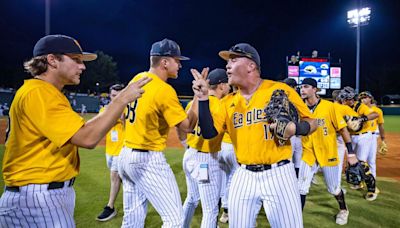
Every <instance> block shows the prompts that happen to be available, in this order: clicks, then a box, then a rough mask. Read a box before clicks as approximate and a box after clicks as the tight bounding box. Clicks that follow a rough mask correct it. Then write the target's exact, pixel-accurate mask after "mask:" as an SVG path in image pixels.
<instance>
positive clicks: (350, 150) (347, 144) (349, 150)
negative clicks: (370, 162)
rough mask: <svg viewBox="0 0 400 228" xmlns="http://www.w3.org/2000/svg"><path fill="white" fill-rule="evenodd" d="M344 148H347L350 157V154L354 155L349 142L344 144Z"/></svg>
mask: <svg viewBox="0 0 400 228" xmlns="http://www.w3.org/2000/svg"><path fill="white" fill-rule="evenodd" d="M346 148H347V153H348V154H349V155H350V154H354V155H355V153H354V150H353V146H352V145H351V142H347V143H346Z"/></svg>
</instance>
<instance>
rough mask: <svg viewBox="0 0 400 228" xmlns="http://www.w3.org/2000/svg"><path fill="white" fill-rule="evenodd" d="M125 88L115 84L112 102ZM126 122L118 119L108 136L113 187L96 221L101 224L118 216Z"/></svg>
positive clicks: (109, 164) (111, 97) (101, 110)
mask: <svg viewBox="0 0 400 228" xmlns="http://www.w3.org/2000/svg"><path fill="white" fill-rule="evenodd" d="M123 88H124V86H123V85H121V84H115V85H113V86H111V87H110V100H111V101H112V100H114V98H115V97H117V95H118V94H119V93H120V92H121V90H122V89H123ZM106 108H107V106H105V107H103V108H101V109H100V112H99V113H102V112H104V110H105V109H106ZM124 120H125V116H124V114H122V115H121V118H120V119H118V121H117V123H116V124H115V125H114V127H112V128H111V130H110V131H109V132H108V133H107V135H106V162H107V167H108V168H109V169H110V181H111V187H110V197H109V199H108V203H107V205H106V206H105V207H104V210H103V212H102V213H101V214H100V215H99V216H97V218H96V220H98V221H100V222H105V221H108V220H110V219H112V218H113V217H115V216H116V215H117V210H115V208H114V203H115V200H116V198H117V195H118V192H119V188H120V186H121V179H120V178H119V176H118V155H119V152H120V151H121V149H122V146H123V143H124V138H125V129H124V125H123V121H124Z"/></svg>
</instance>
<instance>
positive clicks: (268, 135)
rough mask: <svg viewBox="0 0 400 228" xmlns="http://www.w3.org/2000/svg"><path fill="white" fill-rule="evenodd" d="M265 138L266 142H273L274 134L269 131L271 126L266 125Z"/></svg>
mask: <svg viewBox="0 0 400 228" xmlns="http://www.w3.org/2000/svg"><path fill="white" fill-rule="evenodd" d="M263 126H264V137H265V139H266V140H271V139H273V137H274V134H272V132H271V130H270V129H269V124H264V125H263Z"/></svg>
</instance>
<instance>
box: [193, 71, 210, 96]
mask: <svg viewBox="0 0 400 228" xmlns="http://www.w3.org/2000/svg"><path fill="white" fill-rule="evenodd" d="M208 70H209V68H208V67H206V68H203V70H202V71H201V73H200V72H199V71H197V70H196V69H190V72H191V73H192V75H193V78H194V80H193V82H192V84H193V86H192V89H193V92H194V94H195V96H197V98H198V99H199V100H208V87H209V84H208V82H209V80H208V79H207V76H208Z"/></svg>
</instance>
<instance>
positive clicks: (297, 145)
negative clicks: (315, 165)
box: [283, 78, 303, 177]
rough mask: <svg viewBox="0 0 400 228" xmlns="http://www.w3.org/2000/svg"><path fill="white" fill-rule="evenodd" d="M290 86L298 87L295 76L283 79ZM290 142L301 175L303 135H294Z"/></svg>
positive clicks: (295, 165) (293, 160)
mask: <svg viewBox="0 0 400 228" xmlns="http://www.w3.org/2000/svg"><path fill="white" fill-rule="evenodd" d="M283 82H284V83H286V84H287V85H288V86H290V87H292V88H293V89H295V90H296V89H297V82H296V80H294V79H293V78H286V79H285V80H283ZM290 144H291V145H292V153H293V157H292V162H293V164H294V169H295V170H296V176H297V177H298V176H299V169H300V162H301V155H302V153H303V146H302V144H301V136H299V135H294V136H293V137H291V138H290Z"/></svg>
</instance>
